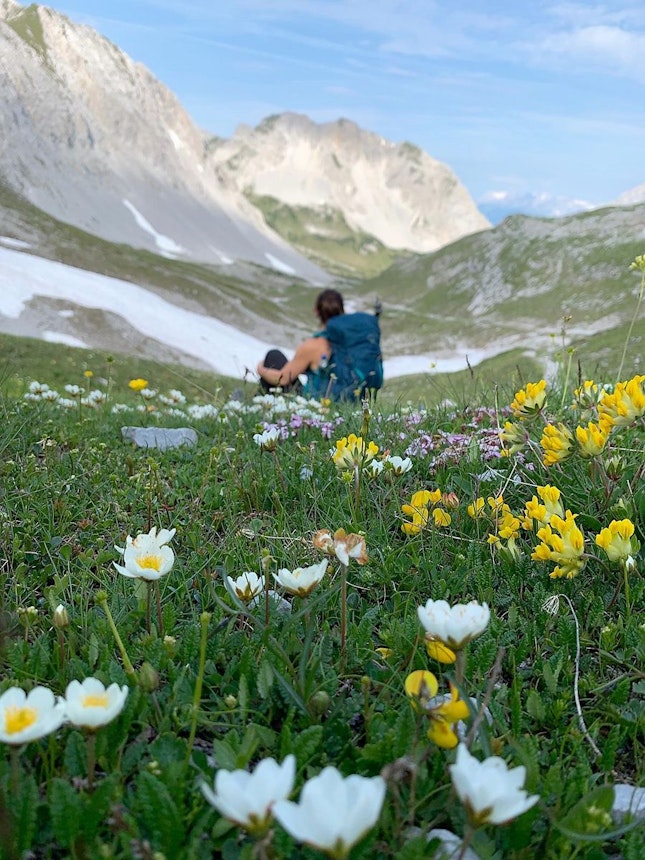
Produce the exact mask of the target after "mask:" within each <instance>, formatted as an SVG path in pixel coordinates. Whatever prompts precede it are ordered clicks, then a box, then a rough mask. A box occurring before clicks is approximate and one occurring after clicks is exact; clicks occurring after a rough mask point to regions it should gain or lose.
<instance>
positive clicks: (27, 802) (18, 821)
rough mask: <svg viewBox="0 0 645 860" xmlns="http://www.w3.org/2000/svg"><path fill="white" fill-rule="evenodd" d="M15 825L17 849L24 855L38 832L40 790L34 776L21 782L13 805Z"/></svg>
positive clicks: (24, 778)
mask: <svg viewBox="0 0 645 860" xmlns="http://www.w3.org/2000/svg"><path fill="white" fill-rule="evenodd" d="M11 806H12V811H13V816H12V817H13V821H14V824H15V831H14V832H15V835H16V847H17V848H18V851H19V852H20V853H21V854H22V852H23V851H27V850H28V849H29V848H31V843H32V840H33V838H34V833H35V832H36V812H37V810H38V789H37V787H36V781H35V779H34V778H33V777H32V776H29V777H23V779H22V780H21V781H20V788H19V789H18V796H17V797H15V798H14V799H13V802H12V804H11Z"/></svg>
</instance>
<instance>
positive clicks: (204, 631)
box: [186, 612, 211, 764]
mask: <svg viewBox="0 0 645 860" xmlns="http://www.w3.org/2000/svg"><path fill="white" fill-rule="evenodd" d="M210 620H211V614H210V612H202V614H201V615H200V616H199V623H200V626H201V642H200V646H199V668H198V670H197V677H196V678H195V690H194V691H193V705H192V709H191V719H190V735H189V736H188V748H187V750H186V764H188V762H189V761H190V756H191V755H192V752H193V746H194V745H195V735H196V734H197V716H198V714H199V705H200V703H201V700H202V686H203V684H204V669H205V666H206V643H207V641H208V625H209V622H210Z"/></svg>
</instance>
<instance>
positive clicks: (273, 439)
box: [253, 427, 280, 451]
mask: <svg viewBox="0 0 645 860" xmlns="http://www.w3.org/2000/svg"><path fill="white" fill-rule="evenodd" d="M253 441H254V442H255V444H256V445H259V447H260V449H261V450H262V451H275V449H276V448H277V447H278V442H279V441H280V431H279V430H278V428H277V427H271V428H270V429H269V430H264V431H263V432H262V433H255V434H254V436H253Z"/></svg>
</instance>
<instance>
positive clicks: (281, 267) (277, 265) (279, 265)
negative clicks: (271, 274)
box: [264, 254, 296, 275]
mask: <svg viewBox="0 0 645 860" xmlns="http://www.w3.org/2000/svg"><path fill="white" fill-rule="evenodd" d="M264 256H265V257H266V258H267V260H268V261H269V263H271V265H272V266H273V268H274V269H277V270H278V272H284V274H285V275H295V274H296V270H295V269H292V268H291V266H289V265H288V264H287V263H283V262H282V260H279V259H278V258H277V257H274V256H273V254H265V255H264Z"/></svg>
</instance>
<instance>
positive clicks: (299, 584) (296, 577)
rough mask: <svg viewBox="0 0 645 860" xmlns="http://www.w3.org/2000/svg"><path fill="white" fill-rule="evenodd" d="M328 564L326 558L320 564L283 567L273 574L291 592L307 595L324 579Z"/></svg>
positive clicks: (302, 595)
mask: <svg viewBox="0 0 645 860" xmlns="http://www.w3.org/2000/svg"><path fill="white" fill-rule="evenodd" d="M327 564H328V561H327V559H326V558H324V559H323V560H322V561H321V562H320V564H312V565H311V566H310V567H296V568H295V569H294V570H287V568H284V567H283V568H281V569H280V570H279V571H278V572H277V573H274V574H273V576H274V578H275V581H276V582H277V583H278V585H281V586H282V588H284V590H285V591H288V592H289V594H295V595H297V596H298V597H307V596H308V595H309V594H311V592H312V591H313V590H314V588H315V587H316V586H317V585H318V583H319V582H321V581H322V579H323V577H324V575H325V571H326V570H327Z"/></svg>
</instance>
